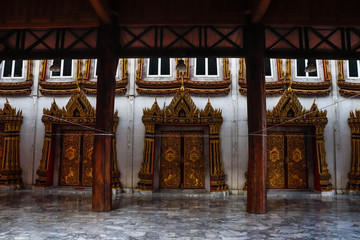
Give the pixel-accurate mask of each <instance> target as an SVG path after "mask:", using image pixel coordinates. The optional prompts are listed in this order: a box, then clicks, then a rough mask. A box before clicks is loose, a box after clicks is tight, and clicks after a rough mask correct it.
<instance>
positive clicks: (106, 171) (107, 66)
mask: <svg viewBox="0 0 360 240" xmlns="http://www.w3.org/2000/svg"><path fill="white" fill-rule="evenodd" d="M117 35H118V34H117V27H116V26H115V25H113V24H101V25H100V27H99V29H98V37H97V50H98V54H99V57H98V61H97V64H98V71H97V74H98V78H97V94H96V125H95V127H96V129H97V131H96V132H95V133H96V134H95V140H94V159H93V188H92V210H93V211H101V212H104V211H110V210H111V197H112V191H111V190H112V189H111V148H112V144H111V137H112V136H111V134H112V132H113V117H114V94H115V72H116V65H117V59H116V57H115V44H116V36H117Z"/></svg>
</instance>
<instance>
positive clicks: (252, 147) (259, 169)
mask: <svg viewBox="0 0 360 240" xmlns="http://www.w3.org/2000/svg"><path fill="white" fill-rule="evenodd" d="M264 45H265V33H264V27H263V26H262V25H260V24H248V25H246V26H245V28H244V48H245V51H246V56H247V57H246V79H247V108H248V132H249V137H248V142H249V162H248V181H247V183H248V185H247V186H248V188H247V206H246V211H247V212H248V213H265V212H266V156H267V155H266V131H264V130H265V129H266V98H265V69H264Z"/></svg>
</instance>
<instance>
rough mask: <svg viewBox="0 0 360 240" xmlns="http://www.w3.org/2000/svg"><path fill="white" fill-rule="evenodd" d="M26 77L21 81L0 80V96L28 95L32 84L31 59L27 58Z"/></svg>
mask: <svg viewBox="0 0 360 240" xmlns="http://www.w3.org/2000/svg"><path fill="white" fill-rule="evenodd" d="M26 62H27V63H26V64H27V67H26V70H27V71H26V79H25V81H22V82H3V81H1V82H0V96H18V95H29V94H30V93H31V88H32V86H33V61H32V60H27V61H26Z"/></svg>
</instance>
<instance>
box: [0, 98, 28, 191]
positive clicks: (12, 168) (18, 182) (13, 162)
mask: <svg viewBox="0 0 360 240" xmlns="http://www.w3.org/2000/svg"><path fill="white" fill-rule="evenodd" d="M22 120H23V117H22V111H21V110H18V111H17V110H16V108H12V107H11V105H10V104H9V101H8V100H7V99H6V103H5V104H4V108H3V109H0V124H1V125H3V127H4V130H3V134H4V135H3V136H0V141H1V142H2V144H0V147H1V149H0V164H1V166H0V186H17V187H22V185H23V183H22V178H21V173H22V170H21V168H20V144H19V143H20V128H21V124H22ZM1 134H2V133H1Z"/></svg>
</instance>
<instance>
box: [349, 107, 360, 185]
mask: <svg viewBox="0 0 360 240" xmlns="http://www.w3.org/2000/svg"><path fill="white" fill-rule="evenodd" d="M348 123H349V126H350V128H351V167H350V172H349V174H348V176H349V182H348V186H347V189H348V190H350V191H360V152H359V149H360V110H355V111H354V112H350V118H349V119H348Z"/></svg>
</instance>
